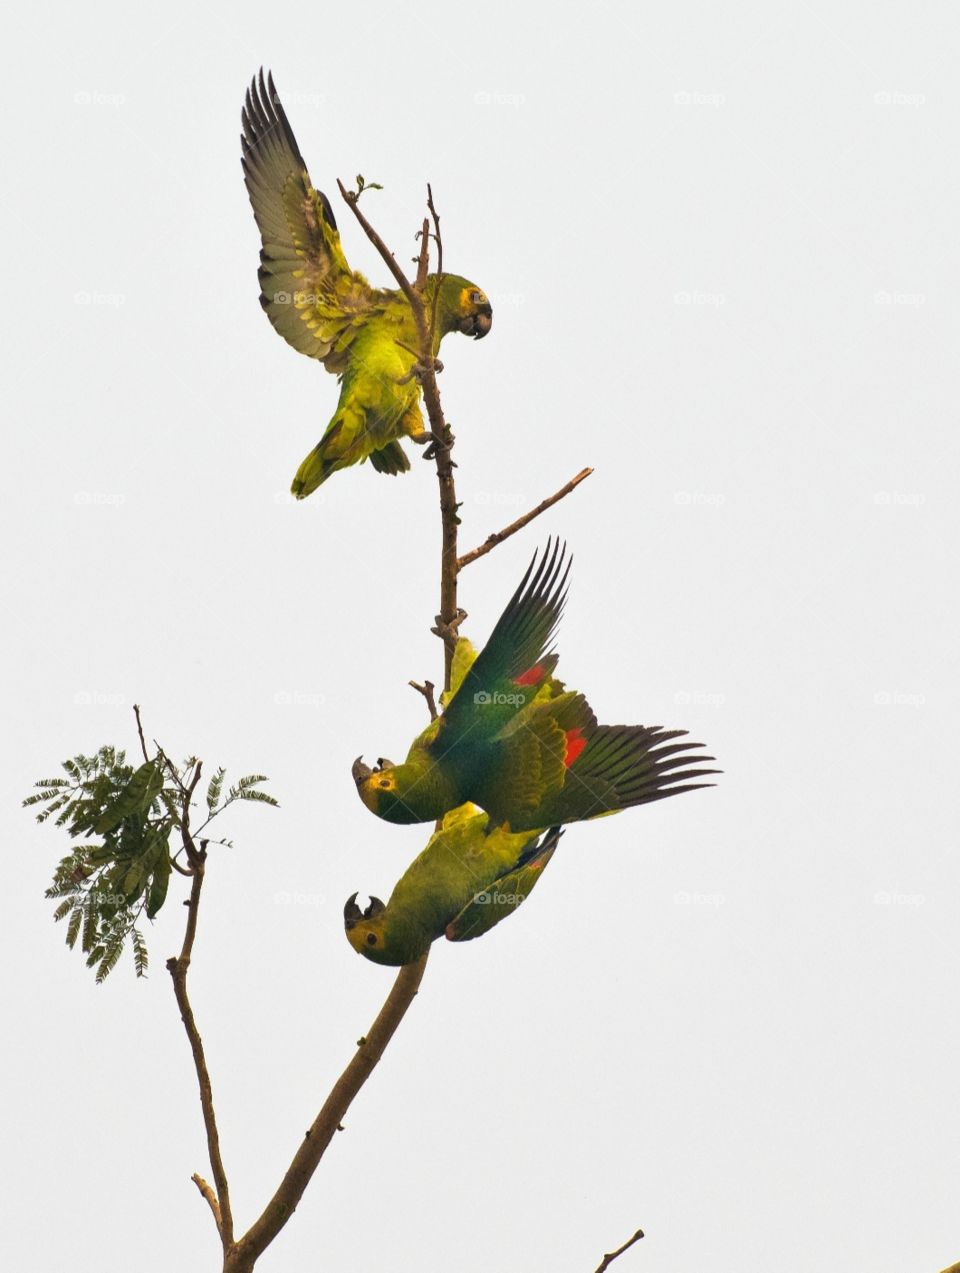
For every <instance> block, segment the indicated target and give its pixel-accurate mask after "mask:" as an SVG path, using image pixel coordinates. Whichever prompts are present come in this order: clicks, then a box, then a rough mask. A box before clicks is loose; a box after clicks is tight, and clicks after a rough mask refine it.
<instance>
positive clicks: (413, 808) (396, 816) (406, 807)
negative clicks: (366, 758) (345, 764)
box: [352, 756, 444, 825]
mask: <svg viewBox="0 0 960 1273" xmlns="http://www.w3.org/2000/svg"><path fill="white" fill-rule="evenodd" d="M352 773H353V781H354V782H355V783H356V784H357V793H358V795H359V796H360V799H361V800H362V801H363V803H364V804H365V805H366V806H367V808H368V809H369V810H370V812H371V813H375V814H376V815H377V817H378V818H383V819H384V821H385V822H393V823H399V824H401V825H407V824H409V823H412V822H429V821H431V820H432V819H433V818H437V817H440V816H441V815H442V814H443V812H444V807H443V806H442V802H441V807H439V808H438V807H437V799H436V796H437V792H436V791H435V787H436V783H437V780H438V778H439V774H438V773H437V772H436V766H435V765H433V764H432V763H430V762H429V761H428V762H427V763H426V765H424V764H417V763H416V759H411V758H409V757H408V759H407V760H406V761H405V762H404V763H403V764H402V765H395V764H394V763H393V762H392V761H390V760H384V759H383V758H382V757H381V758H380V759H379V760H378V761H377V765H376V768H375V769H371V768H370V766H369V765H365V764H364V763H363V757H362V756H358V757H357V758H356V760H355V761H354V762H353V770H352Z"/></svg>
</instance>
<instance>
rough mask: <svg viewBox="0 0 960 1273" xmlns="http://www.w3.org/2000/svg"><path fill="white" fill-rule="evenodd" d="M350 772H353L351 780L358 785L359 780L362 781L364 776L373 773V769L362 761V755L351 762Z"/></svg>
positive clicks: (367, 776) (366, 776)
mask: <svg viewBox="0 0 960 1273" xmlns="http://www.w3.org/2000/svg"><path fill="white" fill-rule="evenodd" d="M350 772H351V773H352V774H353V781H354V782H355V783H356V784H357V786H358V787H359V786H360V784H361V782H363V781H364V779H365V778H369V777H370V775H371V774H372V773H373V770H372V769H371V768H370V766H369V765H365V764H364V763H363V757H362V756H358V757H357V758H356V760H355V761H354V762H353V766H352V768H351V770H350Z"/></svg>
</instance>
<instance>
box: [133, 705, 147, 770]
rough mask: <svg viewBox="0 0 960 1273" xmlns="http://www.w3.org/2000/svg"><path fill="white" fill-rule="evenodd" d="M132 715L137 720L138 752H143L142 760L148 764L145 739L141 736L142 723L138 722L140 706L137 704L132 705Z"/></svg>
mask: <svg viewBox="0 0 960 1273" xmlns="http://www.w3.org/2000/svg"><path fill="white" fill-rule="evenodd" d="M133 714H134V716H135V717H136V718H137V733H138V734H139V735H140V750H141V751H142V752H143V758H144V760H145V761H147V762H148V763H149V761H150V757H149V756H148V755H147V743H146V739H145V738H144V736H143V723H142V721H141V720H140V705H139V703H134V705H133Z"/></svg>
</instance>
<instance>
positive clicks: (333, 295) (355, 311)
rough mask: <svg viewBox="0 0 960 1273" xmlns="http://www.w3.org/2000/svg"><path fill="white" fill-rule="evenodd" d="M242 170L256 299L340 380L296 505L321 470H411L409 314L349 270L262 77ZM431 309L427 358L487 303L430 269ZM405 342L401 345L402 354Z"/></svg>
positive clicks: (403, 304) (478, 322)
mask: <svg viewBox="0 0 960 1273" xmlns="http://www.w3.org/2000/svg"><path fill="white" fill-rule="evenodd" d="M242 121H243V136H242V137H241V139H240V140H241V145H242V148H243V157H242V163H243V174H244V179H245V181H246V185H247V192H248V193H249V195H250V202H251V204H252V205H253V214H254V216H255V217H256V221H257V225H258V226H259V228H260V236H261V239H262V241H263V249H262V251H261V253H260V271H259V278H260V288H261V293H260V304H261V305H262V306H263V308H264V310H266V313H267V317H268V318H269V319H270V321H271V323H273V325H274V327H275V328H276V329H277V331H278V332H279V333H280V335H281V336H282V337H283V338H284V340H285V341H287V343H288V344H291V345H292V346H293V347H294V349H297V350H299V351H300V353H302V354H307V355H309V357H311V358H318V359H319V360H320V361H321V362H322V363H323V365H324V366H325V367H326V369H327V371H331V372H333V373H334V374H335V375H337V376H338V377H339V379H340V383H341V389H340V401H339V403H338V404H337V410H336V412H335V413H334V416H333V419H332V420H331V421H330V423H329V424H328V425H327V431H326V433H324V435H323V437H322V438H321V439H320V441H319V442H318V443H317V445H316V446H315V447H314V449H313V450H312V451H311V452H310V454H309V455H308V456H307V458H306V459H305V460H304V461H303V463H302V464H301V465H300V468H299V470H298V471H297V475H296V477H295V478H294V479H293V485H292V487H291V489H292V491H293V494H294V495H295V496H296V497H297V499H304V498H305V497H306V496H307V495H309V494H310V493H311V492H312V491H315V490H316V489H317V487H318V486H319V485H320V484H321V483H322V482H325V481H326V480H327V478H328V477H329V476H330V474H331V473H335V472H336V471H337V470H338V469H343V468H347V467H348V466H349V465H351V464H360V463H362V462H363V461H364V460H366V459H369V460H370V463H371V465H372V466H373V467H374V468H375V469H376V470H377V472H378V473H391V474H396V473H405V472H406V471H407V470H408V469H409V468H410V461H409V460H408V459H407V456H406V453H405V452H404V450H403V447H402V446H401V445H400V441H399V440H400V439H401V438H402V437H405V436H406V437H409V438H410V439H411V440H412V441H414V442H418V443H419V442H426V441H427V440H428V439H429V437H430V434H429V433H428V432H427V431H426V430H425V429H424V423H423V416H422V414H421V412H420V386H419V384H418V382H417V379H416V376H415V374H414V372H415V370H416V363H417V357H416V355H415V354H414V353H411V352H410V351H411V350H413V349H416V347H417V331H416V327H415V325H414V321H413V312H412V310H411V309H410V306H409V304H408V303H407V300H406V298H405V297H404V295H403V293H402V292H400V291H399V290H388V289H385V288H375V287H371V286H370V284H369V283H368V282H367V280H366V279H365V278H364V277H363V275H362V274H358V273H357V272H356V271H355V270H351V269H350V266H349V265H348V264H347V259H346V257H345V256H344V254H343V249H342V248H341V246H340V235H339V233H338V232H337V223H336V219H335V218H334V215H333V209H332V207H331V206H330V200H329V199H328V198H327V196H326V195H325V194H322V193H321V192H320V191H318V190H315V189H314V188H313V185H312V183H311V181H310V174H309V173H308V172H307V166H306V164H305V163H304V162H303V158H302V157H301V154H300V151H299V148H298V147H297V142H296V139H295V138H294V135H293V131H292V129H291V128H290V124H289V122H288V120H287V116H286V114H285V113H284V110H283V107H282V106H281V104H280V99H279V98H278V96H277V91H276V89H275V88H274V84H273V77H272V76H269V75H268V77H267V80H266V82H264V78H263V71H262V70H261V72H260V76H259V80H258V79H256V78H255V79H254V80H253V82H252V84H251V85H250V88H249V89H248V90H247V98H246V105H245V107H244V110H243V114H242ZM438 292H439V296H438V297H437V302H436V306H437V308H436V315H437V322H436V330H435V331H434V333H433V354H434V356H435V355H436V353H437V350H438V349H439V348H440V342H441V340H442V339H443V337H444V336H446V335H448V333H450V332H462V333H464V335H467V336H473V337H474V339H476V340H479V339H480V338H481V337H482V336H486V334H487V332H488V331H489V330H490V326H491V323H492V321H493V310H492V309H491V307H490V302H489V301H488V300H487V297H486V296H485V295H484V293H483V292H482V291H481V290H480V288H479V287H477V286H476V284H475V283H471V282H470V281H469V280H468V279H465V278H461V277H460V275H458V274H442V275H436V274H431V275H430V276H429V277H428V278H427V281H426V286H425V288H424V303H425V305H426V310H427V313H428V314H431V313H432V312H433V303H434V297H435V296H437V293H438ZM404 346H406V347H407V348H404Z"/></svg>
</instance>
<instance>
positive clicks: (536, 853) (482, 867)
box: [343, 804, 562, 965]
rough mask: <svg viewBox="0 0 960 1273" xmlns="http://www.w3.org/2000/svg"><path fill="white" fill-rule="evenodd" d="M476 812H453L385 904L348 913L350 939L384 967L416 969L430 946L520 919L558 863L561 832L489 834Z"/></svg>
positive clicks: (353, 907) (374, 901)
mask: <svg viewBox="0 0 960 1273" xmlns="http://www.w3.org/2000/svg"><path fill="white" fill-rule="evenodd" d="M486 828H487V815H486V814H485V813H483V812H482V810H480V809H478V808H477V807H476V806H475V805H471V804H465V805H462V806H461V807H460V808H458V809H453V810H451V812H450V813H448V814H447V815H446V817H445V818H444V819H443V823H442V825H441V827H440V828H439V830H437V831H435V832H434V833H433V835H432V836H431V837H430V841H429V843H428V844H427V847H426V848H425V849H424V850H423V852H422V853H421V854H420V856H419V857H417V858H416V859H415V860H414V861H413V863H412V864H411V865H410V867H409V868H408V869H407V871H406V872H405V873H404V874H403V876H402V877H401V879H400V881H399V882H398V884H397V886H396V888H395V889H394V890H393V892H392V893H391V895H390V900H389V902H387V903H386V905H384V903H383V902H381V901H380V899H379V898H378V897H371V899H370V904H369V906H367V907H366V909H365V910H363V911H361V909H360V907H359V906H358V905H357V895H356V893H354V894H353V896H352V897H351V898H350V899H349V901H348V902H347V904H346V906H345V907H344V908H343V922H344V927H345V928H346V931H347V939H348V941H349V942H350V944H351V946H353V948H354V950H357V951H359V952H360V954H361V955H366V957H367V958H368V959H372V960H373V961H374V963H378V964H391V965H397V964H410V963H413V961H414V960H415V959H419V958H420V956H421V955H422V954H423V953H424V952H425V951H426V949H427V947H428V946H429V945H430V943H431V942H433V941H435V940H436V939H437V938H438V937H440V936H442V935H444V934H446V936H447V938H448V939H449V940H450V941H471V940H472V939H473V938H474V937H479V936H480V935H481V934H482V933H485V932H487V931H488V930H489V929H491V928H493V926H494V925H495V924H498V923H499V922H500V920H502V919H506V917H507V916H508V915H511V914H513V912H514V911H515V910H516V909H517V907H518V906H519V905H520V904H521V903H522V902H523V901H524V900H525V899H526V898H527V897H528V896H529V894H530V890H531V889H532V888H533V887H534V885H535V884H536V882H537V880H538V879H539V878H540V874H541V872H542V871H543V868H544V867H545V866H546V865H547V863H548V862H549V861H550V858H551V857H552V856H553V852H554V849H555V848H556V847H557V841H558V840H559V838H560V836H561V834H562V832H561V831H560V829H559V828H558V827H554V828H553V829H552V830H550V831H549V832H548V833H547V834H546V835H545V836H544V837H543V838H542V839H541V838H540V836H539V834H538V833H537V832H533V833H531V832H529V831H527V832H522V833H521V834H519V835H512V834H510V833H509V832H507V831H504V830H495V831H493V832H491V833H489V834H488V833H487V829H486Z"/></svg>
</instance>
